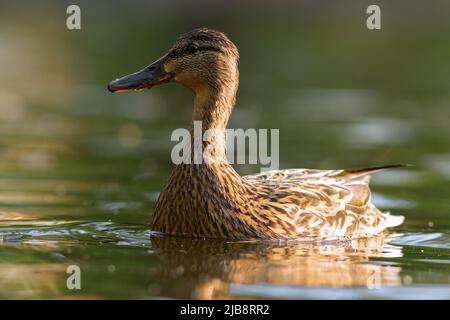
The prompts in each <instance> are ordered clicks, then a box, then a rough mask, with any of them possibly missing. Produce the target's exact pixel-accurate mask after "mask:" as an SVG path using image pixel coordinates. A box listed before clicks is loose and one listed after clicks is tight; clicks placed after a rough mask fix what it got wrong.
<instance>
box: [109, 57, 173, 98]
mask: <svg viewBox="0 0 450 320" xmlns="http://www.w3.org/2000/svg"><path fill="white" fill-rule="evenodd" d="M171 79H172V75H171V74H170V73H167V72H164V70H163V66H162V59H159V60H158V61H155V62H154V63H152V64H151V65H149V66H148V67H146V68H144V69H142V70H140V71H138V72H135V73H132V74H130V75H127V76H125V77H122V78H119V79H116V80H113V81H111V82H110V83H109V84H108V90H109V91H111V92H121V91H130V90H141V89H145V88H151V87H153V86H156V85H158V84H162V83H165V82H169V81H170V80H171Z"/></svg>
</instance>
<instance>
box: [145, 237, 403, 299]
mask: <svg viewBox="0 0 450 320" xmlns="http://www.w3.org/2000/svg"><path fill="white" fill-rule="evenodd" d="M151 241H152V247H153V249H154V250H155V253H156V256H157V257H158V258H159V259H160V263H159V265H158V267H156V268H155V269H153V270H152V278H154V280H155V281H156V283H158V285H157V286H152V287H151V288H149V291H150V294H152V295H157V296H163V297H173V298H193V299H227V298H237V297H239V296H242V294H239V293H236V292H235V293H233V292H232V291H233V290H231V287H234V288H236V287H238V286H239V285H261V286H260V288H263V289H261V290H270V286H271V285H276V286H294V287H322V288H324V287H330V288H345V287H366V288H369V289H375V288H381V287H383V286H396V285H400V284H401V279H400V271H401V268H400V267H398V266H394V265H384V264H382V263H380V262H378V263H376V262H371V258H380V259H379V261H381V260H382V258H384V257H386V258H387V257H389V258H392V257H401V256H402V252H401V248H400V247H396V246H393V245H389V244H388V241H387V240H386V237H384V236H379V237H376V238H370V239H358V240H351V241H350V240H349V241H344V242H334V243H331V242H329V243H319V244H317V243H315V244H311V243H310V244H306V243H295V244H286V243H284V244H278V243H273V242H271V243H264V242H224V241H214V240H199V239H186V238H175V237H157V236H152V239H151ZM244 297H245V295H244ZM299 298H300V297H299Z"/></svg>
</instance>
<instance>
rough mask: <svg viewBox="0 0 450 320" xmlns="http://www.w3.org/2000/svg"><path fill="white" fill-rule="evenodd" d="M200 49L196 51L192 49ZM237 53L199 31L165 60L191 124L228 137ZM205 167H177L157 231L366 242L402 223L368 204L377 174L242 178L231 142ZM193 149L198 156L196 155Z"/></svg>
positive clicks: (215, 148) (297, 172) (159, 209)
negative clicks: (186, 95) (188, 101)
mask: <svg viewBox="0 0 450 320" xmlns="http://www.w3.org/2000/svg"><path fill="white" fill-rule="evenodd" d="M192 45H194V47H192ZM238 58H239V55H238V51H237V49H236V47H235V46H234V44H233V43H232V42H231V41H230V40H229V39H228V38H227V37H226V36H225V35H224V34H223V33H221V32H217V31H213V30H210V29H197V30H194V31H192V32H190V33H187V34H185V35H183V36H181V37H180V38H179V39H177V41H176V42H175V44H174V45H173V46H172V48H171V49H170V50H169V52H168V53H167V54H166V55H165V56H163V58H162V65H163V69H164V71H165V72H166V74H170V75H171V81H174V82H177V83H181V84H183V85H184V86H186V87H188V88H189V89H191V90H192V92H193V93H194V112H193V117H192V121H202V124H203V130H206V129H215V130H216V131H217V132H223V130H224V129H225V128H226V125H227V122H228V119H229V116H230V114H231V111H232V108H233V106H234V103H235V97H236V92H237V87H238V79H239V73H238V67H237V65H238ZM204 147H209V148H210V149H211V150H212V152H210V154H209V155H206V156H205V155H203V157H204V158H203V160H204V161H203V163H202V164H180V165H177V166H176V167H175V169H174V170H173V172H172V174H171V175H170V177H169V180H168V182H167V184H166V186H165V187H164V190H163V191H162V192H161V194H160V196H159V199H158V202H157V205H156V209H155V213H154V215H153V218H152V219H153V220H152V224H151V227H152V229H153V230H154V231H158V232H163V233H168V234H175V235H185V236H195V237H211V238H228V239H285V240H286V239H288V240H305V239H319V238H320V239H323V238H326V239H335V238H355V237H368V236H372V235H375V234H379V233H380V232H382V231H383V230H384V229H385V228H386V227H390V226H395V225H398V224H400V223H401V222H402V217H394V216H390V215H389V214H387V213H382V212H380V211H379V210H378V209H377V208H375V206H374V205H373V204H371V203H370V189H369V186H368V183H369V178H368V177H369V176H368V174H369V173H371V172H372V171H374V170H376V169H380V168H376V169H361V170H354V171H346V170H309V169H289V170H279V171H271V172H265V173H261V174H257V175H252V176H244V177H241V176H240V175H239V174H238V173H237V172H236V171H235V170H234V169H233V167H231V165H229V164H228V163H226V148H225V138H224V136H223V135H215V136H214V137H213V138H212V139H210V141H208V142H205V143H204ZM193 152H194V151H192V153H193Z"/></svg>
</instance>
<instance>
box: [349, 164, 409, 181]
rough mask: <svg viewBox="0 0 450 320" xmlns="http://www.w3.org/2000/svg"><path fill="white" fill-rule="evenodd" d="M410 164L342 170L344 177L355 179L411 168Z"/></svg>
mask: <svg viewBox="0 0 450 320" xmlns="http://www.w3.org/2000/svg"><path fill="white" fill-rule="evenodd" d="M412 166H413V165H411V164H390V165H387V166H379V167H370V168H361V169H348V170H344V175H347V176H350V177H351V179H356V178H359V177H362V176H366V175H369V174H372V173H375V172H378V171H381V170H384V169H394V168H406V167H412Z"/></svg>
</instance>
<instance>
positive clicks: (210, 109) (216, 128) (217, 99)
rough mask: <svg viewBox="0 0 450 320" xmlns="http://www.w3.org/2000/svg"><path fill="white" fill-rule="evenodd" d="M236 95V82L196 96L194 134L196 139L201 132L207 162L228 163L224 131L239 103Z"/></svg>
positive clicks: (193, 118) (211, 88)
mask: <svg viewBox="0 0 450 320" xmlns="http://www.w3.org/2000/svg"><path fill="white" fill-rule="evenodd" d="M236 93H237V80H235V81H229V82H224V83H218V84H215V85H214V86H211V85H205V86H204V87H202V88H199V89H198V90H196V91H195V92H194V94H195V98H194V112H193V114H192V129H191V130H193V131H194V134H197V135H198V134H199V132H198V131H199V130H201V135H202V137H203V143H202V150H203V151H202V154H203V159H204V160H205V161H206V162H213V163H221V164H224V163H227V161H226V131H225V130H226V127H227V123H228V120H229V118H230V115H231V112H232V110H233V107H234V104H235V101H236ZM194 129H195V130H194ZM205 151H206V152H205ZM197 152H198V151H197Z"/></svg>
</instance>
